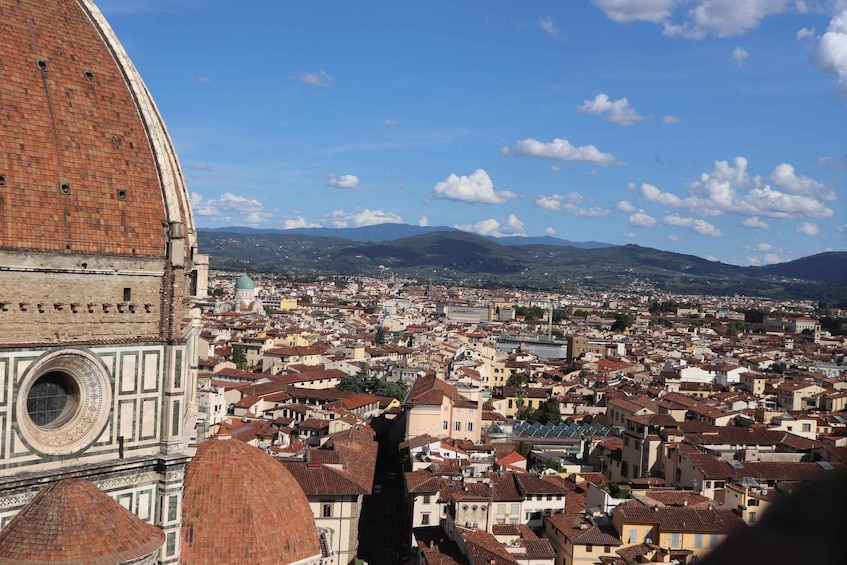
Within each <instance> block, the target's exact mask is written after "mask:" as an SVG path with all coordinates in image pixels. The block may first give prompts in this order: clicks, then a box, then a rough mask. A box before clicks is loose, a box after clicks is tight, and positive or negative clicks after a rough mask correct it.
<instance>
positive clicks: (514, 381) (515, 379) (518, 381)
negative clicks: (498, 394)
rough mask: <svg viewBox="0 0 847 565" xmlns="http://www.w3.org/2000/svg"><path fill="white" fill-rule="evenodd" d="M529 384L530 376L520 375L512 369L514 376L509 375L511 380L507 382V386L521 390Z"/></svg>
mask: <svg viewBox="0 0 847 565" xmlns="http://www.w3.org/2000/svg"><path fill="white" fill-rule="evenodd" d="M528 382H529V375H527V374H526V373H519V372H517V371H516V370H515V369H512V374H511V375H509V379H508V380H507V381H506V386H514V387H518V388H521V387H522V386H524V385H525V384H526V383H528Z"/></svg>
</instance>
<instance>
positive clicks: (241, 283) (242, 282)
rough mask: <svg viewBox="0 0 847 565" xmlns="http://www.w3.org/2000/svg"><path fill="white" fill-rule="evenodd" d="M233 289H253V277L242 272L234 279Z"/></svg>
mask: <svg viewBox="0 0 847 565" xmlns="http://www.w3.org/2000/svg"><path fill="white" fill-rule="evenodd" d="M235 290H253V279H251V278H250V277H248V276H247V273H244V274H243V275H241V276H240V277H238V280H236V281H235Z"/></svg>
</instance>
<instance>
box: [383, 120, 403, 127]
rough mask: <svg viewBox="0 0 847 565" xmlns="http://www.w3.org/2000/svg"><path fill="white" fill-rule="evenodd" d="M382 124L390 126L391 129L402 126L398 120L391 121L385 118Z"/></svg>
mask: <svg viewBox="0 0 847 565" xmlns="http://www.w3.org/2000/svg"><path fill="white" fill-rule="evenodd" d="M382 123H384V124H385V125H387V126H389V127H394V128H396V127H397V126H399V125H400V122H399V121H397V120H389V119H388V118H385V119H384V120H382Z"/></svg>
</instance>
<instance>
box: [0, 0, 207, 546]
mask: <svg viewBox="0 0 847 565" xmlns="http://www.w3.org/2000/svg"><path fill="white" fill-rule="evenodd" d="M0 13H2V14H3V24H4V33H3V38H2V40H0V51H1V52H0V65H2V69H3V76H4V80H3V81H0V102H2V103H0V138H2V140H3V143H2V144H0V273H2V275H0V276H2V281H3V285H2V287H3V290H2V291H0V323H2V325H3V332H2V333H0V526H4V527H5V526H6V525H7V524H8V523H9V522H10V521H11V520H12V519H13V518H14V517H15V516H16V515H17V514H18V513H19V512H20V511H21V510H22V509H24V508H26V509H27V512H26V514H27V515H35V516H37V515H40V514H41V513H40V512H39V511H38V510H40V511H43V510H44V505H48V506H49V508H55V509H56V511H57V512H61V511H62V510H61V509H60V508H59V507H58V506H51V505H56V504H58V502H57V501H59V500H63V499H64V498H66V497H63V496H58V494H57V493H62V492H70V491H67V489H64V490H63V489H60V488H58V487H57V486H55V485H59V484H66V481H64V480H63V479H72V480H77V479H84V480H85V481H87V482H88V483H91V484H93V485H94V486H96V487H98V488H99V490H100V491H101V492H104V493H105V494H106V495H108V496H104V497H103V499H104V500H105V502H102V504H101V505H100V506H99V508H104V507H103V504H105V507H108V504H120V505H121V506H123V507H124V508H125V509H126V510H129V511H130V512H131V513H132V514H134V515H135V517H137V518H138V519H140V521H142V522H145V523H147V524H152V525H153V526H157V527H158V529H159V530H160V531H161V532H163V534H164V536H163V537H162V539H161V540H158V546H159V547H161V553H159V551H158V549H156V547H155V546H156V545H157V544H156V541H157V538H155V537H150V536H148V537H149V539H147V538H145V539H143V540H140V543H139V545H138V551H139V552H140V553H138V555H123V558H126V559H125V560H133V562H137V561H135V560H137V559H141V558H143V559H154V560H156V561H159V562H161V563H177V562H178V561H179V556H180V529H181V526H182V512H181V497H182V490H183V481H184V476H185V470H186V465H187V464H188V462H189V459H190V456H191V455H192V453H193V448H190V447H189V442H190V440H191V437H192V433H193V432H194V426H195V417H196V390H197V387H196V352H195V346H194V344H195V342H196V339H195V337H196V334H197V332H198V325H197V320H196V318H193V317H192V315H191V304H192V298H193V297H197V296H203V295H204V294H205V289H206V286H207V284H208V283H207V269H208V260H207V258H206V257H204V256H202V255H200V254H198V253H197V237H196V231H195V226H194V220H193V218H192V213H191V208H190V205H189V196H188V192H187V190H186V187H185V183H184V180H183V176H182V171H181V170H180V165H179V163H178V161H177V158H176V153H175V151H174V147H173V144H172V142H171V139H170V137H169V136H168V133H167V130H166V129H165V125H164V123H163V121H162V118H161V116H160V115H159V112H158V110H157V108H156V106H155V104H154V103H153V100H152V98H151V97H150V94H149V93H148V91H147V88H146V87H145V85H144V83H143V82H142V80H141V77H140V76H139V75H138V72H137V71H136V69H135V67H134V66H133V65H132V63H131V62H130V60H129V58H128V57H127V55H126V53H125V52H124V49H123V47H122V46H121V44H120V43H119V42H118V40H117V38H116V37H115V35H114V33H113V32H112V30H111V29H110V27H109V25H108V24H107V22H106V21H105V19H104V18H103V16H102V14H101V13H100V11H99V10H98V9H97V7H96V6H95V5H94V4H93V3H92V1H91V0H52V1H46V0H41V1H36V0H32V1H27V2H16V1H13V0H0ZM46 489H51V491H50V492H52V493H53V495H51V496H41V497H39V496H38V495H39V493H40V492H44V491H45V490H46ZM98 504H99V503H98ZM49 508H48V510H49ZM22 515H23V513H22ZM47 515H52V514H51V513H50V512H47ZM121 523H125V524H131V523H132V521H130V520H124V521H123V522H121ZM20 524H21V521H18V525H20ZM24 525H25V524H24ZM112 526H113V531H112V532H111V533H112V534H113V535H114V536H116V537H117V538H120V537H122V536H123V534H125V533H127V532H123V531H121V529H120V528H121V527H120V525H118V524H117V523H113V524H112ZM45 527H47V525H45ZM63 527H64V528H65V530H68V529H69V530H71V531H65V532H64V533H65V534H67V535H68V536H69V538H72V539H76V540H85V539H90V538H91V536H90V535H89V534H88V533H85V532H74V531H72V530H73V528H85V521H84V520H83V521H73V520H68V521H67V522H66V523H65V524H64V526H63ZM133 528H135V529H137V526H127V527H126V529H133ZM18 531H29V530H18ZM98 532H99V530H98ZM43 533H44V535H45V536H49V535H50V533H49V532H46V531H45V532H43ZM76 534H78V535H76ZM28 535H36V533H33V532H32V531H30V533H29V534H28ZM98 536H100V534H99V533H98ZM14 538H15V536H11V535H9V536H5V538H4V539H5V540H6V541H9V543H12V542H14ZM98 539H99V540H100V542H101V543H104V544H105V543H106V542H105V538H103V537H99V538H98ZM10 540H11V541H10ZM141 542H143V543H141ZM148 542H150V543H153V546H154V550H155V551H154V552H153V554H152V557H151V556H150V555H148V554H149V551H147V550H148V549H149V547H150V543H148ZM107 545H108V544H107ZM11 549H13V548H11V546H9V545H3V544H2V543H0V555H2V556H6V557H9V556H11V557H9V558H10V559H13V560H14V562H18V563H20V562H27V561H25V560H21V559H22V557H21V556H20V555H19V554H17V553H6V550H9V551H11ZM57 551H60V552H61V551H62V550H61V548H59V549H57ZM82 551H83V553H84V551H85V549H84V548H82ZM89 555H91V556H93V555H94V554H93V553H90V554H89ZM37 557H39V558H47V556H45V555H39V556H37ZM92 558H93V557H92ZM98 562H99V561H98ZM138 562H140V561H138ZM144 562H147V561H144Z"/></svg>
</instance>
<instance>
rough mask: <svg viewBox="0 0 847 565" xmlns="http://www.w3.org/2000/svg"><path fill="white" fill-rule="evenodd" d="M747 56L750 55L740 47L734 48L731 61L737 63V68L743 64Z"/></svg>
mask: <svg viewBox="0 0 847 565" xmlns="http://www.w3.org/2000/svg"><path fill="white" fill-rule="evenodd" d="M749 56H750V53H748V52H747V50H746V49H743V48H741V47H736V48H735V49H733V50H732V60H733V61H735V62H736V63H738V66H739V67H740V66H741V65H743V64H744V61H745V60H746V59H747V57H749Z"/></svg>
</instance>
